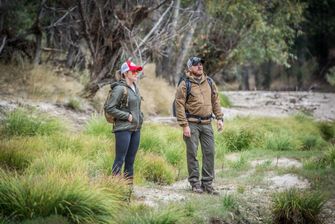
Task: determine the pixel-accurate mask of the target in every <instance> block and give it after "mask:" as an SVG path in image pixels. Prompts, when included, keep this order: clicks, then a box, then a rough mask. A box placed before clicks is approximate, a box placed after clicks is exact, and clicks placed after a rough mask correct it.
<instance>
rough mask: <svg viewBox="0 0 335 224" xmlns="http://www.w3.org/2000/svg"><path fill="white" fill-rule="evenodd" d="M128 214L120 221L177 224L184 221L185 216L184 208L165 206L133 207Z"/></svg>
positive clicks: (125, 222) (124, 222) (131, 223)
mask: <svg viewBox="0 0 335 224" xmlns="http://www.w3.org/2000/svg"><path fill="white" fill-rule="evenodd" d="M128 213H129V214H128V215H127V216H123V217H122V218H121V220H120V221H119V222H120V223H123V224H133V223H136V224H137V223H138V224H176V223H182V222H181V220H183V218H184V217H185V213H184V211H183V209H179V208H170V207H168V208H164V209H162V210H161V209H160V210H153V209H143V208H142V209H136V210H135V209H134V208H131V209H130V211H129V212H128Z"/></svg>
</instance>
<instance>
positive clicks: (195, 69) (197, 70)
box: [189, 62, 203, 76]
mask: <svg viewBox="0 0 335 224" xmlns="http://www.w3.org/2000/svg"><path fill="white" fill-rule="evenodd" d="M189 70H190V72H191V73H192V74H193V75H195V76H201V75H202V74H203V66H202V63H201V62H198V63H197V64H195V65H192V66H191V67H190V68H189Z"/></svg>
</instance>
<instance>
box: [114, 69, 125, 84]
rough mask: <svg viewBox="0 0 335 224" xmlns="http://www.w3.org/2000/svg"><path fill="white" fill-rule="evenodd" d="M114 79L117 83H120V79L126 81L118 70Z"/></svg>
mask: <svg viewBox="0 0 335 224" xmlns="http://www.w3.org/2000/svg"><path fill="white" fill-rule="evenodd" d="M114 77H115V80H116V81H119V80H120V79H124V78H125V76H124V74H121V71H120V70H117V71H116V72H115V75H114Z"/></svg>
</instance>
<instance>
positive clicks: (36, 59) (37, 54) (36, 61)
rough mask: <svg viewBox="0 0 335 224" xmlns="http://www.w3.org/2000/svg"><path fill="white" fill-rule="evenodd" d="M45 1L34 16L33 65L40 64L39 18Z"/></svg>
mask: <svg viewBox="0 0 335 224" xmlns="http://www.w3.org/2000/svg"><path fill="white" fill-rule="evenodd" d="M45 2H46V0H41V3H40V5H39V9H38V12H37V16H36V21H35V24H34V25H33V30H34V34H35V38H36V44H35V54H34V62H33V63H34V65H38V64H39V63H40V62H41V51H42V36H43V33H42V28H41V23H40V21H41V17H42V12H43V5H44V4H45Z"/></svg>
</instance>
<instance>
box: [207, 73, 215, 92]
mask: <svg viewBox="0 0 335 224" xmlns="http://www.w3.org/2000/svg"><path fill="white" fill-rule="evenodd" d="M207 82H208V84H209V86H210V87H211V92H212V94H214V89H213V79H212V78H211V77H208V76H207Z"/></svg>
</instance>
